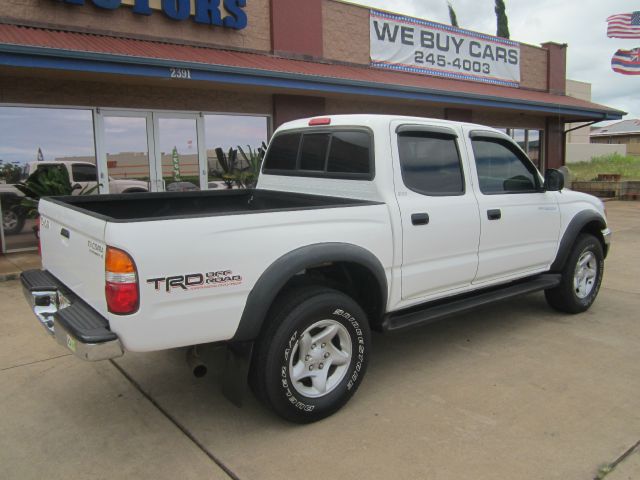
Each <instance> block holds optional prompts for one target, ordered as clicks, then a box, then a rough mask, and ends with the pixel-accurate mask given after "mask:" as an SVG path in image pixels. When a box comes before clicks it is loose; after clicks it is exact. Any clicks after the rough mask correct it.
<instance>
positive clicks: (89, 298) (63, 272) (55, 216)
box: [39, 199, 107, 315]
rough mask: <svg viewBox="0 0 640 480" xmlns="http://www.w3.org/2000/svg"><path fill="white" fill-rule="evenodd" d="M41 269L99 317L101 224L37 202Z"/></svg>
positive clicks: (102, 297)
mask: <svg viewBox="0 0 640 480" xmlns="http://www.w3.org/2000/svg"><path fill="white" fill-rule="evenodd" d="M39 211H40V242H41V244H42V265H43V267H44V268H45V270H48V271H49V272H50V273H52V274H53V275H54V276H55V277H56V278H57V279H58V280H60V281H61V282H62V283H64V284H65V285H66V286H67V288H69V289H70V290H71V291H72V292H74V293H75V294H76V295H77V296H79V297H80V298H82V299H83V300H84V301H85V302H86V303H88V304H89V305H90V306H91V307H93V308H94V309H95V310H96V311H98V312H99V313H101V314H102V315H106V314H107V304H106V300H105V294H104V287H105V273H104V256H105V251H106V246H105V244H104V231H105V226H106V223H107V222H105V221H104V220H101V219H99V218H95V217H92V216H91V215H89V214H87V213H84V212H82V211H79V210H76V209H74V208H70V207H69V206H67V205H65V204H63V203H59V202H52V201H48V200H46V199H43V200H41V201H40V206H39Z"/></svg>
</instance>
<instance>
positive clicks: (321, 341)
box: [251, 286, 371, 423]
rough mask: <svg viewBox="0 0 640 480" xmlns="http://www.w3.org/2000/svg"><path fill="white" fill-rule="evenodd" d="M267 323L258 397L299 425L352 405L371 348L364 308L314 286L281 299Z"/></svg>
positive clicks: (254, 379)
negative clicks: (351, 399)
mask: <svg viewBox="0 0 640 480" xmlns="http://www.w3.org/2000/svg"><path fill="white" fill-rule="evenodd" d="M267 322H268V324H267V326H266V330H265V331H264V333H263V334H262V335H261V337H260V339H259V340H258V342H257V344H256V353H255V355H254V358H253V365H252V372H251V386H252V388H253V390H254V392H255V393H256V396H257V397H258V398H259V399H260V400H262V402H263V403H265V404H266V405H267V406H268V407H270V408H272V409H273V410H274V411H275V412H276V413H277V414H278V415H280V416H281V417H283V418H285V419H286V420H289V421H292V422H296V423H310V422H315V421H317V420H320V419H322V418H325V417H327V416H329V415H331V414H332V413H334V412H336V411H337V410H339V409H340V408H341V407H342V406H343V405H344V404H346V403H347V401H348V400H349V399H350V398H351V396H352V395H353V394H354V393H355V391H356V390H357V388H358V387H359V385H360V383H361V382H362V378H363V377H364V374H365V371H366V369H367V363H368V360H369V354H370V349H371V333H370V331H369V325H368V321H367V318H366V315H365V313H364V311H363V310H362V308H361V307H360V306H359V305H358V304H357V303H356V302H355V301H354V300H353V299H352V298H350V297H348V296H347V295H345V294H343V293H341V292H339V291H337V290H333V289H330V288H325V287H317V286H308V287H302V288H297V289H294V290H292V291H291V292H289V294H287V295H286V296H285V297H284V298H283V299H282V300H281V301H279V302H277V304H276V305H274V308H273V311H272V314H271V316H270V318H269V319H267Z"/></svg>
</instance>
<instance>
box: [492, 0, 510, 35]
mask: <svg viewBox="0 0 640 480" xmlns="http://www.w3.org/2000/svg"><path fill="white" fill-rule="evenodd" d="M495 12H496V21H497V24H498V28H497V32H496V35H497V36H499V37H502V38H509V19H508V18H507V12H506V7H505V5H504V0H496V8H495Z"/></svg>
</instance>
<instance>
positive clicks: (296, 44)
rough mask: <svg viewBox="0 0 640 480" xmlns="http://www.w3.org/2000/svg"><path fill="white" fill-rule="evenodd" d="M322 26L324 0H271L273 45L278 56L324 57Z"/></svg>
mask: <svg viewBox="0 0 640 480" xmlns="http://www.w3.org/2000/svg"><path fill="white" fill-rule="evenodd" d="M303 4H304V5H303ZM322 29H323V25H322V0H303V1H300V0H271V48H272V50H273V53H275V54H276V55H283V56H287V57H300V58H309V59H312V58H322V53H323V50H324V47H323V40H322V38H323V37H322Z"/></svg>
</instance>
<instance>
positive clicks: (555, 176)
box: [544, 168, 564, 192]
mask: <svg viewBox="0 0 640 480" xmlns="http://www.w3.org/2000/svg"><path fill="white" fill-rule="evenodd" d="M563 188H564V175H562V173H561V172H560V171H558V170H554V169H553V168H549V169H547V170H546V171H545V172H544V189H545V190H546V191H547V192H559V191H560V190H562V189H563Z"/></svg>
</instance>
